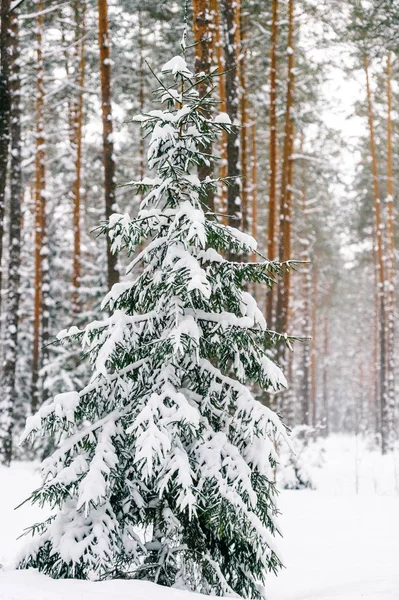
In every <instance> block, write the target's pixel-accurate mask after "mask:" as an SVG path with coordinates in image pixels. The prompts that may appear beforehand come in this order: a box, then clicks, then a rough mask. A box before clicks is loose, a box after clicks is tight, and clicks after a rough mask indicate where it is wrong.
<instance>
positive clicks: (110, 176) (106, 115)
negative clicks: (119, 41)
mask: <svg viewBox="0 0 399 600" xmlns="http://www.w3.org/2000/svg"><path fill="white" fill-rule="evenodd" d="M98 42H99V47H100V74H101V107H102V120H103V166H104V194H105V218H106V219H109V218H110V216H111V215H112V213H113V212H115V211H116V206H115V190H116V179H115V161H114V142H113V121H112V105H111V59H110V51H109V46H110V40H109V31H108V5H107V0H98ZM107 264H108V268H107V272H108V287H109V288H111V287H112V286H113V285H114V283H118V281H119V271H118V267H117V259H116V256H115V255H114V254H113V253H112V252H111V244H110V241H109V239H108V238H107Z"/></svg>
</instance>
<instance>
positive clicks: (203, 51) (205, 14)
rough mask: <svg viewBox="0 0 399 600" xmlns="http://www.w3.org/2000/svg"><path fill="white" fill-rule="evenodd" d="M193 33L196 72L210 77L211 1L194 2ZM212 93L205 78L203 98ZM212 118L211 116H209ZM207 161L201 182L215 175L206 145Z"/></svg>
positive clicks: (210, 204)
mask: <svg viewBox="0 0 399 600" xmlns="http://www.w3.org/2000/svg"><path fill="white" fill-rule="evenodd" d="M193 31H194V40H195V72H196V73H203V74H204V75H209V74H210V72H211V67H212V54H213V38H212V29H211V5H210V0H194V1H193ZM209 92H210V83H209V79H206V78H205V77H204V78H203V80H202V83H201V84H200V85H199V86H198V93H199V95H200V97H201V98H203V97H204V96H205V95H206V94H208V93H209ZM209 116H210V115H209ZM203 152H204V155H205V157H206V160H205V161H204V163H203V164H201V166H199V168H198V176H199V178H200V180H201V181H204V180H205V179H206V178H207V177H209V178H211V177H212V173H213V164H212V162H213V161H212V158H211V155H212V146H211V144H206V145H205V146H204V148H203ZM206 202H207V206H208V209H209V210H210V211H211V212H214V211H215V200H214V197H213V193H212V191H211V193H210V194H208V196H207V198H206Z"/></svg>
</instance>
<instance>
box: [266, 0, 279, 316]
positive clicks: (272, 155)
mask: <svg viewBox="0 0 399 600" xmlns="http://www.w3.org/2000/svg"><path fill="white" fill-rule="evenodd" d="M277 47H278V0H272V30H271V47H270V101H269V129H270V134H269V203H268V218H267V256H268V258H269V259H270V260H274V259H275V258H276V256H277V249H276V220H277V176H278V122H277V68H278V63H277ZM266 308H267V310H266V316H267V321H268V323H269V325H270V327H273V289H271V290H269V291H268V295H267V302H266Z"/></svg>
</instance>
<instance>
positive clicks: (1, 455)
mask: <svg viewBox="0 0 399 600" xmlns="http://www.w3.org/2000/svg"><path fill="white" fill-rule="evenodd" d="M9 36H10V40H9V41H10V43H9V60H10V75H11V76H10V92H11V110H10V116H11V119H10V137H11V165H10V211H9V212H10V220H9V258H8V278H7V280H8V289H7V318H6V326H5V340H4V363H3V382H2V383H3V388H2V398H1V400H0V462H2V463H3V464H5V465H10V463H11V458H12V450H13V448H12V434H13V427H14V408H15V404H16V390H15V371H16V364H17V360H18V329H19V320H20V318H19V300H20V289H19V286H20V267H21V203H22V195H23V186H22V166H21V163H22V156H21V107H20V96H21V83H20V57H19V35H18V18H17V14H16V13H15V11H14V12H13V14H12V15H11V19H10V31H9Z"/></svg>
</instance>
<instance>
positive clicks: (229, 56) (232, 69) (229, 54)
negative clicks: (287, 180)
mask: <svg viewBox="0 0 399 600" xmlns="http://www.w3.org/2000/svg"><path fill="white" fill-rule="evenodd" d="M221 6H222V11H223V18H224V57H225V71H226V112H227V113H228V115H229V117H230V119H231V122H232V123H233V124H234V125H238V124H239V114H238V108H239V85H240V82H239V77H238V60H237V59H238V49H237V33H236V32H237V23H239V12H238V11H239V4H238V2H237V0H221ZM227 177H228V178H229V187H228V190H227V214H228V223H229V225H231V226H232V227H237V228H241V226H242V206H241V195H240V187H241V186H240V135H239V131H238V129H237V128H236V127H234V128H232V129H230V130H229V132H228V134H227Z"/></svg>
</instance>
